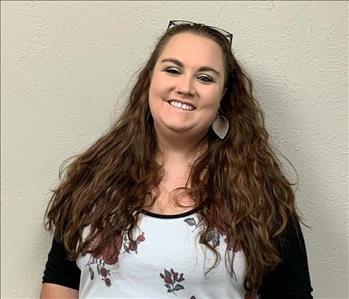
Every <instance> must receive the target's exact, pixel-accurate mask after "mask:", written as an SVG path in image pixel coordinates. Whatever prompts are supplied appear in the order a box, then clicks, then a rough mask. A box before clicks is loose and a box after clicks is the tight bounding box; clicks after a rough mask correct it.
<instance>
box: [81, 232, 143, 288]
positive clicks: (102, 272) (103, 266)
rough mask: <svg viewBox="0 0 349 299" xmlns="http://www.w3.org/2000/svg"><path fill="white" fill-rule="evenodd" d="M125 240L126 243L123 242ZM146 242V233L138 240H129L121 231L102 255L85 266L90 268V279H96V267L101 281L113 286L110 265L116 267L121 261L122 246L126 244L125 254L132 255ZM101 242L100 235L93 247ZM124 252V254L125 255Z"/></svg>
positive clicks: (96, 256) (95, 257) (92, 258)
mask: <svg viewBox="0 0 349 299" xmlns="http://www.w3.org/2000/svg"><path fill="white" fill-rule="evenodd" d="M123 240H124V242H123ZM144 240H145V236H144V232H142V233H141V234H140V235H138V237H137V238H136V240H129V239H128V236H127V234H126V233H125V234H124V236H123V234H122V232H121V231H118V232H117V233H116V234H115V235H114V238H113V240H112V241H113V242H111V243H109V245H108V246H106V247H105V248H104V250H103V251H102V252H101V253H98V254H95V255H91V256H90V259H89V261H88V262H87V264H86V265H85V267H88V270H89V273H90V279H91V280H93V279H94V277H95V271H94V269H93V267H92V266H93V265H95V270H97V274H98V275H99V276H100V278H101V280H102V281H103V282H104V283H105V285H106V286H107V287H110V286H111V285H112V283H111V276H110V269H108V265H114V264H116V263H117V262H118V261H119V255H120V251H121V247H122V244H124V250H125V251H124V252H127V253H128V254H131V252H136V253H138V252H137V249H138V244H140V243H141V242H143V241H144ZM99 242H100V235H98V236H97V238H96V239H95V240H94V242H92V244H91V247H92V248H94V247H95V246H97V245H98V243H99ZM124 252H122V253H124Z"/></svg>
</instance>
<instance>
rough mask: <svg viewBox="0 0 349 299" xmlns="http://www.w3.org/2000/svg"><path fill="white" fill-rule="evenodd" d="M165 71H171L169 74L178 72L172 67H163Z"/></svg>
mask: <svg viewBox="0 0 349 299" xmlns="http://www.w3.org/2000/svg"><path fill="white" fill-rule="evenodd" d="M165 71H166V72H168V73H171V74H179V72H178V71H177V70H176V69H173V68H167V69H165Z"/></svg>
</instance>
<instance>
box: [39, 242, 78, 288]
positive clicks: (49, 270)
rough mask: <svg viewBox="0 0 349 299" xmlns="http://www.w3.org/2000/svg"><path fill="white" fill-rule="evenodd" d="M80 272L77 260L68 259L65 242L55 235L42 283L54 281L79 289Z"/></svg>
mask: <svg viewBox="0 0 349 299" xmlns="http://www.w3.org/2000/svg"><path fill="white" fill-rule="evenodd" d="M80 273H81V271H80V269H79V268H78V266H77V265H76V262H75V261H70V260H68V258H67V252H66V250H65V248H64V245H63V243H62V242H61V241H59V240H58V239H57V238H56V237H54V238H53V240H52V245H51V249H50V251H49V253H48V257H47V262H46V265H45V270H44V274H43V277H42V283H54V284H58V285H62V286H65V287H68V288H72V289H76V290H79V285H80Z"/></svg>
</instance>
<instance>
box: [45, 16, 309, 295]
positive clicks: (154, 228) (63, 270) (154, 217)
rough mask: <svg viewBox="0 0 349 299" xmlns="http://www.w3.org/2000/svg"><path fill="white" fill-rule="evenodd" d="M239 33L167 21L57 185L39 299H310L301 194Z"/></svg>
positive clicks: (184, 22)
mask: <svg viewBox="0 0 349 299" xmlns="http://www.w3.org/2000/svg"><path fill="white" fill-rule="evenodd" d="M231 41H232V35H231V34H230V33H228V32H226V31H224V30H222V29H218V28H215V27H210V26H206V25H203V24H196V23H192V22H187V21H170V23H169V26H168V29H167V31H166V32H165V33H164V34H163V36H162V37H161V38H160V40H159V41H158V43H157V45H156V47H155V50H154V51H153V53H152V54H151V56H150V58H149V60H148V62H147V64H146V65H145V67H144V68H143V69H142V71H141V72H140V74H139V77H138V80H137V82H136V84H135V86H134V88H133V89H132V91H131V94H130V98H129V101H128V104H127V107H126V108H125V111H124V112H123V113H122V114H121V116H120V118H119V120H118V121H117V122H116V124H115V125H114V126H113V127H112V128H111V129H110V130H109V131H108V132H107V133H106V134H105V135H104V136H103V137H101V138H100V139H99V140H98V141H97V142H96V143H95V144H94V145H92V146H91V147H90V148H89V149H88V150H87V151H85V152H84V153H82V154H80V155H79V156H78V157H77V158H76V159H75V160H74V161H73V162H72V163H71V164H70V166H69V168H68V170H67V172H66V174H65V177H64V180H63V181H62V183H61V184H60V185H59V186H58V188H57V189H56V190H54V194H53V196H52V198H51V201H50V204H49V206H48V209H47V211H46V217H47V218H46V219H47V228H48V229H49V230H53V229H54V231H55V238H54V240H53V243H52V248H51V251H50V253H49V256H48V261H47V264H46V269H45V273H44V277H43V286H42V291H41V298H51V297H60V298H78V297H79V298H98V297H113V298H142V299H146V298H188V299H189V298H191V299H194V298H196V299H202V298H219V299H224V298H245V299H246V298H263V299H264V298H268V299H270V298H278V299H280V298H294V299H296V298H297V299H301V298H303V299H308V298H312V295H311V292H312V287H311V284H310V277H309V270H308V263H307V255H306V248H305V244H304V239H303V236H302V231H301V228H300V225H299V221H300V217H299V215H298V213H297V211H296V207H295V196H294V192H293V190H292V188H291V184H290V183H289V181H288V180H287V178H286V177H285V176H284V175H283V173H282V171H281V169H280V165H279V163H278V160H277V158H276V156H275V155H274V153H273V151H272V150H271V148H270V145H269V140H268V133H267V132H266V130H265V127H264V116H263V112H262V111H261V109H260V107H259V105H258V103H257V101H256V100H255V99H254V97H253V96H252V84H251V82H250V80H249V79H248V78H247V76H246V74H245V73H244V71H243V70H242V68H241V67H240V65H239V63H238V61H237V60H236V58H235V57H234V55H233V54H232V51H231Z"/></svg>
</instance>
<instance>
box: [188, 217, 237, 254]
mask: <svg viewBox="0 0 349 299" xmlns="http://www.w3.org/2000/svg"><path fill="white" fill-rule="evenodd" d="M184 222H186V223H187V224H188V225H189V226H194V230H193V231H195V230H196V229H197V228H198V227H199V226H200V225H202V221H198V222H197V221H196V220H195V218H193V217H188V218H186V219H184ZM221 237H224V242H225V243H226V244H227V250H228V251H231V250H234V252H238V251H240V250H241V247H240V245H239V243H238V242H236V241H235V240H234V239H233V238H232V237H231V236H230V235H228V234H227V233H226V232H225V231H224V230H222V229H212V230H210V231H209V232H208V234H207V242H208V243H211V246H212V247H214V248H216V247H218V246H219V244H220V239H221Z"/></svg>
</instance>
